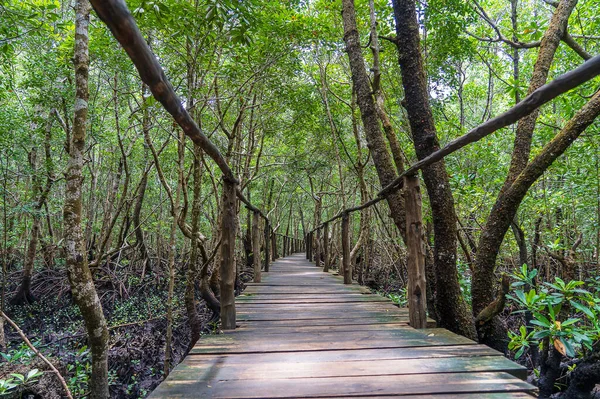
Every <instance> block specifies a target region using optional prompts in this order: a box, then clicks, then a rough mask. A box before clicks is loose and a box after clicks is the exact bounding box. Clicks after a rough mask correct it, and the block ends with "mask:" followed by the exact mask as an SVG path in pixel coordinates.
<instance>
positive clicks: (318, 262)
mask: <svg viewBox="0 0 600 399" xmlns="http://www.w3.org/2000/svg"><path fill="white" fill-rule="evenodd" d="M315 247H316V248H315V249H316V250H315V265H316V266H317V267H321V228H318V229H317V239H316V240H315Z"/></svg>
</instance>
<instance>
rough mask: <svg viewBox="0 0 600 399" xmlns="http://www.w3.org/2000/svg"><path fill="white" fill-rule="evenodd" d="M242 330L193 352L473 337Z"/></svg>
mask: <svg viewBox="0 0 600 399" xmlns="http://www.w3.org/2000/svg"><path fill="white" fill-rule="evenodd" d="M240 334H243V333H236V336H235V337H234V336H232V335H229V334H227V335H218V336H214V337H211V339H210V340H204V341H203V343H201V344H199V345H196V346H195V347H194V348H193V349H192V351H191V353H223V354H227V353H253V352H254V353H269V352H302V351H316V350H342V349H346V350H353V349H360V348H363V349H370V348H406V347H413V346H439V345H468V344H474V342H473V341H471V340H469V339H467V338H464V337H460V336H457V335H454V334H452V335H449V334H444V333H440V334H435V335H434V334H431V335H429V336H422V335H419V334H407V335H405V336H402V337H400V336H391V335H388V334H385V333H382V334H376V332H372V331H370V332H365V333H362V334H349V333H348V334H336V333H331V334H287V335H284V336H282V337H277V336H275V335H272V336H269V339H264V338H263V339H261V338H260V337H258V338H255V339H252V338H251V337H252V336H254V337H256V334H254V335H253V334H248V335H246V336H245V338H246V339H242V337H241V335H240Z"/></svg>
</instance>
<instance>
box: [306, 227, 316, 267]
mask: <svg viewBox="0 0 600 399" xmlns="http://www.w3.org/2000/svg"><path fill="white" fill-rule="evenodd" d="M308 245H310V258H309V260H310V261H311V262H313V261H314V260H315V232H314V231H311V232H310V239H309V244H308Z"/></svg>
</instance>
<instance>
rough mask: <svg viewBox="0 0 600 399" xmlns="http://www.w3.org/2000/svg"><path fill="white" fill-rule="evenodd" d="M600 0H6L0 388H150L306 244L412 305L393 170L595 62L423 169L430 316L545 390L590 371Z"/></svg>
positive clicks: (0, 81)
mask: <svg viewBox="0 0 600 399" xmlns="http://www.w3.org/2000/svg"><path fill="white" fill-rule="evenodd" d="M598 11H599V8H598V3H597V1H596V0H579V1H577V0H558V1H555V0H521V1H519V0H464V1H463V0H429V1H418V2H415V1H413V0H393V1H388V0H385V1H384V0H356V1H353V0H336V1H331V0H312V1H304V0H294V1H258V0H244V1H238V0H129V1H127V2H126V4H125V2H123V1H122V0H107V1H100V0H93V1H91V3H90V2H89V1H88V0H70V1H58V0H19V1H17V0H4V1H2V2H0V193H2V196H1V197H0V202H1V203H0V208H1V209H0V264H1V265H2V276H3V277H2V290H1V310H2V315H1V316H0V323H1V324H0V347H1V349H2V356H3V358H4V360H5V361H4V362H3V363H2V364H0V395H1V394H3V393H5V392H11V393H13V394H15V392H18V394H23V393H31V394H38V395H41V397H50V396H45V395H50V394H49V393H48V392H58V395H64V392H65V391H66V390H68V391H70V392H71V393H72V395H73V397H84V396H85V397H90V398H107V397H114V398H142V397H146V396H147V395H148V394H149V393H150V392H151V391H152V389H154V388H155V387H156V386H157V385H158V383H160V381H162V380H163V379H164V378H165V377H166V376H167V375H168V374H169V372H170V371H171V370H172V368H173V367H174V366H175V365H176V364H177V363H178V362H179V361H180V360H181V359H182V357H184V356H185V354H186V353H187V351H189V349H190V348H191V347H193V345H194V344H195V342H196V341H197V340H198V339H202V337H201V336H202V335H203V334H207V333H211V332H214V331H216V330H218V329H219V328H223V329H228V328H235V305H234V304H233V301H234V294H239V292H241V291H243V289H244V287H245V284H246V283H248V282H249V281H252V280H254V281H257V279H258V281H260V274H261V273H262V272H263V271H264V272H268V267H269V266H268V265H269V262H270V261H272V260H275V259H276V258H277V257H280V256H282V255H285V254H290V253H291V252H294V251H297V252H304V251H305V250H308V248H309V247H310V248H311V250H312V251H313V252H315V251H316V253H312V256H313V257H314V260H315V261H316V263H317V265H323V266H325V267H326V269H327V268H331V269H337V270H339V272H340V274H344V272H345V275H346V280H347V282H348V279H349V282H350V283H351V282H352V281H356V282H357V283H358V284H361V285H365V286H368V287H369V288H371V289H372V290H373V291H376V292H379V293H381V294H383V295H385V296H388V297H390V298H392V299H393V300H394V301H395V302H397V303H398V304H399V305H401V306H406V304H407V298H410V293H408V294H407V292H408V287H407V285H408V278H409V265H408V256H407V254H408V250H409V245H408V244H407V236H406V231H407V230H406V222H407V215H406V209H405V198H404V196H403V195H404V194H403V190H402V189H400V188H395V189H393V190H389V191H387V192H385V193H383V194H381V193H380V192H381V190H382V188H384V187H386V186H388V185H390V184H392V183H394V181H395V180H396V179H398V176H400V177H402V176H403V172H405V171H406V170H407V169H408V168H410V166H411V165H414V164H415V163H417V162H418V161H421V160H423V159H426V158H427V157H428V156H430V155H431V154H433V153H435V152H436V151H438V150H439V149H440V148H444V147H445V146H446V145H448V144H449V143H453V140H456V139H458V138H460V137H462V136H464V135H465V134H467V133H468V132H471V131H473V129H475V128H477V127H479V126H480V125H482V124H484V123H486V122H488V121H490V120H492V119H493V118H496V117H499V116H501V115H502V114H503V113H504V112H506V111H507V110H511V109H513V107H515V106H518V104H523V101H524V99H528V98H527V96H528V95H530V94H532V93H534V92H535V91H536V90H538V89H540V88H542V89H543V88H545V87H547V86H546V85H548V84H552V82H553V81H555V80H556V79H557V78H559V77H561V76H564V75H565V74H568V73H570V72H572V71H574V70H576V69H577V68H580V67H582V66H583V65H585V63H586V62H588V64H587V65H588V66H590V65H593V67H590V71H591V72H589V76H588V75H586V76H587V77H586V78H585V79H582V81H581V82H583V83H581V82H578V83H577V87H576V88H574V89H572V90H569V91H567V92H566V93H561V94H560V95H558V93H557V95H556V96H554V95H553V96H552V100H551V101H548V102H547V103H545V104H544V105H543V106H541V107H539V108H538V107H537V106H536V107H535V109H533V108H532V109H531V110H529V111H528V112H527V115H525V114H523V116H522V117H521V116H520V117H519V118H520V119H519V121H518V122H517V123H510V124H505V125H503V126H504V127H503V128H501V129H499V130H498V131H495V132H494V133H493V134H490V135H488V136H486V137H484V138H481V139H480V140H477V141H475V142H472V143H470V144H469V145H466V146H464V147H463V148H462V149H460V150H458V151H454V152H452V153H451V154H449V155H447V156H445V157H444V158H443V160H439V161H438V162H435V163H432V164H427V165H425V166H424V167H421V168H420V171H419V172H418V173H417V175H418V176H419V179H420V181H421V186H422V187H421V192H422V224H423V226H422V229H423V238H422V245H423V248H424V254H423V255H424V259H423V262H424V267H425V271H426V277H427V279H426V280H427V281H426V291H427V304H426V307H427V314H428V316H429V317H430V318H432V319H434V320H436V322H437V324H438V326H440V327H443V328H446V329H449V330H451V331H453V332H455V333H458V334H461V335H463V336H466V337H468V338H471V339H474V340H476V341H478V342H480V343H484V344H487V345H490V346H492V347H494V348H495V349H498V350H500V351H502V352H503V353H504V354H506V355H507V356H508V357H510V358H512V359H516V360H517V361H519V362H520V363H522V364H523V365H526V366H527V367H528V368H529V370H530V372H531V375H532V377H531V381H533V382H534V383H536V384H537V385H538V387H539V389H540V397H544V398H548V397H550V396H551V395H552V394H556V393H558V394H560V395H564V396H563V397H565V398H575V397H590V396H577V395H590V392H591V391H592V390H593V389H594V387H595V385H596V384H600V377H598V376H600V346H599V345H600V253H599V250H598V248H599V247H600V125H599V124H598V121H597V116H598V114H599V113H600V94H599V92H598V88H599V84H600V78H597V77H595V76H597V75H599V74H600V67H598V66H597V65H598V58H597V57H595V56H597V55H598V53H599V50H600V14H599V12H598ZM120 12H122V13H123V14H122V15H121V14H119V13H120ZM121 17H122V18H121ZM119 18H120V19H119ZM134 28H135V29H134ZM138 29H139V31H138ZM135 35H139V38H141V40H137V39H136V38H137V37H138V36H135ZM142 50H143V51H142ZM567 76H570V75H567ZM584 81H585V82H584ZM579 83H581V84H579ZM554 97H555V98H554ZM529 98H532V97H529ZM411 175H412V174H411ZM371 200H376V201H377V203H376V204H374V205H372V206H369V207H364V208H363V209H359V210H354V211H353V212H352V213H348V212H344V210H347V209H349V208H353V207H356V206H359V205H361V204H365V203H367V202H369V201H371ZM336 216H339V218H337V219H335V220H333V221H331V219H332V218H334V217H336ZM342 216H343V217H342ZM346 218H347V220H348V231H349V244H350V246H349V248H348V250H347V253H346V256H344V248H343V247H342V235H343V234H342V223H343V220H344V219H346ZM326 221H330V222H329V223H327V224H325V225H324V224H323V222H326ZM325 226H327V227H325ZM311 233H312V234H311ZM324 236H326V239H324ZM324 245H326V249H325V248H323V246H324ZM419 245H421V244H419ZM325 254H326V255H325ZM344 258H345V259H344ZM220 322H221V324H220ZM557 323H558V324H557ZM561 323H562V324H561ZM13 324H14V325H13ZM15 326H19V328H20V329H21V330H22V334H24V335H25V336H27V337H29V339H30V340H31V344H30V346H28V345H26V344H23V341H22V337H21V335H20V334H19V332H18V331H17V329H15V328H14V327H15ZM19 331H20V330H19ZM133 347H137V348H143V349H142V350H133V351H132V350H130V348H133ZM34 349H35V350H34ZM36 351H39V352H40V355H41V356H44V357H45V358H47V359H48V360H49V361H48V362H47V363H46V362H44V361H43V360H40V359H38V356H37V355H36V354H35V352H36ZM49 363H50V364H54V366H55V367H56V368H55V369H54V370H52V369H51V368H50V366H49ZM574 365H576V366H574ZM54 366H53V367H54ZM32 370H36V371H38V370H42V371H44V373H41V372H40V374H37V373H36V372H34V373H32V374H31V378H30V379H29V382H25V380H23V382H22V383H19V382H18V381H20V380H18V379H15V377H11V373H18V374H19V375H21V374H22V375H28V373H30V372H31V371H32ZM60 375H62V376H63V377H61V378H64V379H63V380H62V382H61V381H60V378H59V377H58V376H60ZM28 378H29V377H28ZM557 381H558V382H560V384H556V383H557ZM52 390H54V391H52ZM57 397H60V396H57Z"/></svg>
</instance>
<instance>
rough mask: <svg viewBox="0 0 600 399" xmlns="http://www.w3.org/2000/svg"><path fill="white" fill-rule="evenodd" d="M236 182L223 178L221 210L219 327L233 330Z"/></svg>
mask: <svg viewBox="0 0 600 399" xmlns="http://www.w3.org/2000/svg"><path fill="white" fill-rule="evenodd" d="M235 189H236V183H235V181H230V180H229V179H223V202H222V206H223V209H222V212H221V265H220V271H221V283H220V289H221V328H222V329H223V330H235V319H236V317H235V316H236V315H235V277H236V269H235V231H236V228H235V219H236V212H235V211H236V209H235V208H236V193H235V191H236V190H235Z"/></svg>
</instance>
